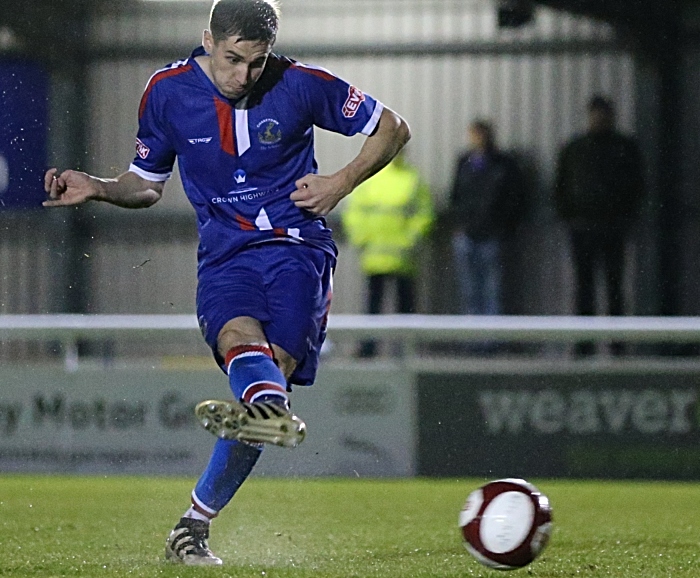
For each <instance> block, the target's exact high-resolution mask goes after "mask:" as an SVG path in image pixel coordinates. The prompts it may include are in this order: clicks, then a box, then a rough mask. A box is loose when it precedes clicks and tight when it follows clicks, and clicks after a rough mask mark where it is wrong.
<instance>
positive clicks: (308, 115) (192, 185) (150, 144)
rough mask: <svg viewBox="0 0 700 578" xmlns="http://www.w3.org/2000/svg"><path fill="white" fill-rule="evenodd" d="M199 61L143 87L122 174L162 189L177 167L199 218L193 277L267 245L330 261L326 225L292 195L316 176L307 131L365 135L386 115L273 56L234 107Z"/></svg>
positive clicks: (321, 76) (347, 89)
mask: <svg viewBox="0 0 700 578" xmlns="http://www.w3.org/2000/svg"><path fill="white" fill-rule="evenodd" d="M202 54H204V49H203V48H202V47H199V48H198V49H196V50H195V51H194V52H193V53H192V55H191V56H190V58H188V59H187V60H182V61H178V62H175V63H173V64H171V65H170V66H168V67H166V68H164V69H162V70H159V71H157V72H156V73H155V74H154V75H153V76H152V77H151V79H150V80H149V82H148V85H147V86H146V89H145V91H144V94H143V97H142V99H141V105H140V107H139V131H138V136H137V139H136V157H135V158H134V161H133V163H132V164H131V166H130V167H129V170H130V171H133V172H135V173H136V174H138V175H139V176H141V177H143V178H144V179H147V180H150V181H165V180H167V179H168V178H169V177H170V175H171V174H172V170H173V165H174V162H175V159H176V158H177V161H178V167H179V171H180V176H181V178H182V182H183V185H184V189H185V193H186V194H187V197H188V199H189V201H190V203H191V204H192V206H193V207H194V209H195V211H196V213H197V223H198V228H199V233H200V248H199V254H198V256H199V261H200V269H201V268H202V267H205V266H207V265H208V264H212V265H215V264H216V263H220V262H221V261H222V260H225V259H226V258H228V257H230V256H231V255H233V254H235V253H236V252H237V251H238V250H240V249H241V248H242V247H244V246H247V245H251V244H256V243H262V242H268V241H271V240H286V241H290V242H297V243H308V244H310V245H313V246H316V247H319V248H321V249H323V250H325V251H328V252H330V253H332V254H335V252H336V249H335V245H334V243H333V240H332V238H331V231H330V229H328V228H327V227H326V223H325V220H324V219H323V218H321V217H318V216H315V215H313V214H312V213H310V212H309V211H306V210H304V209H299V208H297V207H296V206H295V205H294V203H293V202H292V201H291V200H290V199H289V195H290V194H291V193H292V192H293V191H294V190H296V186H295V185H294V183H295V182H296V181H297V180H298V179H300V178H301V177H303V176H304V175H306V174H309V173H316V172H317V164H316V160H315V158H314V134H313V127H314V126H318V127H320V128H323V129H326V130H329V131H333V132H336V133H340V134H343V135H347V136H351V135H354V134H357V133H362V134H365V135H370V134H371V133H372V132H373V131H374V129H375V127H376V126H377V123H378V122H379V117H380V115H381V113H382V110H383V105H382V104H381V102H379V101H377V100H375V99H373V98H372V97H370V96H369V95H366V94H364V93H362V92H361V91H360V90H359V89H357V88H356V87H354V86H352V85H350V84H349V83H347V82H345V81H344V80H342V79H340V78H338V77H337V76H335V75H333V74H332V73H330V72H328V71H327V70H324V69H321V68H317V67H312V66H307V65H304V64H301V63H299V62H296V61H294V60H292V59H289V58H286V57H282V56H278V55H275V54H271V55H270V57H269V58H268V61H267V64H266V66H265V70H264V71H263V73H262V75H261V76H260V78H259V79H258V82H257V83H256V84H255V86H254V87H253V90H252V91H251V92H250V93H249V94H248V95H247V97H245V98H244V99H243V100H241V101H237V102H236V101H231V100H228V99H227V98H226V97H224V96H223V95H222V94H221V93H220V92H219V91H218V89H217V88H216V86H215V85H214V84H213V83H212V82H211V80H210V79H209V77H207V75H206V74H205V73H204V71H203V70H202V69H201V68H200V66H199V64H198V63H197V62H196V61H195V57H196V56H199V55H202Z"/></svg>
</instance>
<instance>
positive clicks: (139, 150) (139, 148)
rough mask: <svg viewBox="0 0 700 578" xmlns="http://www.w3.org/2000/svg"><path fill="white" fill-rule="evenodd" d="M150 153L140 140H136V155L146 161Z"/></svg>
mask: <svg viewBox="0 0 700 578" xmlns="http://www.w3.org/2000/svg"><path fill="white" fill-rule="evenodd" d="M150 152H151V149H149V148H148V147H147V146H146V145H145V144H143V143H142V142H141V140H140V139H138V138H137V139H136V154H137V155H139V156H140V157H141V158H142V159H144V160H145V159H146V157H147V156H148V153H150Z"/></svg>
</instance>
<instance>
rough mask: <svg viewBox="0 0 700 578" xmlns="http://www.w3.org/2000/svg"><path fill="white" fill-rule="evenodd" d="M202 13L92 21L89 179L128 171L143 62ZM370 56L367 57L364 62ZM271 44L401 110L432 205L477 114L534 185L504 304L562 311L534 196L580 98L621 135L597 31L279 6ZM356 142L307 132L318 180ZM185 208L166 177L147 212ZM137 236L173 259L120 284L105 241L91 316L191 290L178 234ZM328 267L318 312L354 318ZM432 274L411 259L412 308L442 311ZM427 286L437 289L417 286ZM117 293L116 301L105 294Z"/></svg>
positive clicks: (595, 26) (625, 109)
mask: <svg viewBox="0 0 700 578" xmlns="http://www.w3.org/2000/svg"><path fill="white" fill-rule="evenodd" d="M208 10H209V4H208V3H193V2H187V3H160V2H159V3H152V4H151V3H147V2H146V3H144V4H143V5H142V6H141V8H140V9H138V10H135V11H134V10H132V11H130V12H129V13H128V14H118V13H117V14H115V13H111V14H104V15H102V16H101V17H100V18H99V19H98V20H97V21H96V22H95V23H94V27H93V30H94V36H93V39H92V50H93V51H94V52H95V53H96V54H98V55H101V57H102V58H101V59H99V60H98V61H96V62H95V63H94V65H93V66H92V67H91V70H90V95H91V98H90V102H91V110H90V127H91V132H90V146H89V151H90V166H89V170H91V171H94V172H96V173H98V174H104V175H113V174H116V173H118V172H119V171H121V170H125V168H126V167H127V166H128V163H129V162H130V160H131V158H132V154H133V152H132V151H133V138H134V134H135V132H136V127H137V123H136V114H135V111H136V109H137V105H138V101H139V99H140V96H141V91H142V89H143V87H144V86H145V83H146V82H147V80H148V78H149V76H150V75H151V74H152V72H153V71H154V70H155V69H157V68H160V67H162V66H163V65H164V64H165V63H166V62H169V61H172V60H176V59H179V58H182V57H185V56H187V55H188V53H189V51H190V49H191V48H193V47H194V46H195V45H197V44H198V42H199V40H200V37H201V31H202V29H203V28H205V27H206V21H207V16H208ZM368 47H370V49H368ZM372 47H374V48H377V49H376V50H374V54H373V53H372V52H373V51H372V50H371V48H372ZM277 49H278V51H279V52H281V53H285V54H288V55H290V56H293V57H297V56H298V57H299V59H300V60H302V61H306V62H312V63H314V64H318V65H321V66H324V67H326V68H329V69H330V70H332V71H333V72H335V73H336V74H339V75H340V76H343V77H345V78H346V79H348V80H350V81H351V82H353V83H354V84H356V85H357V86H359V87H360V88H362V89H363V90H365V91H366V92H368V93H370V94H372V95H373V96H376V97H377V98H379V99H380V100H382V101H383V102H385V104H387V105H388V106H390V107H392V108H394V109H395V110H397V111H399V112H400V113H401V114H402V115H403V116H405V117H406V119H407V120H408V121H409V123H410V125H411V127H412V129H413V135H414V136H413V140H412V141H411V143H410V145H409V157H410V158H411V159H412V160H413V161H414V162H415V163H416V164H417V165H418V166H419V167H420V168H421V170H422V171H423V173H424V174H425V176H426V177H427V179H428V180H429V182H430V184H431V186H432V189H433V193H434V196H435V199H436V203H437V204H438V206H439V207H442V206H443V205H444V201H445V198H446V190H447V187H448V186H449V182H450V180H451V174H452V167H453V163H454V160H455V157H456V155H457V153H458V151H459V150H460V148H462V147H463V146H464V139H465V126H466V124H467V123H468V121H469V120H470V119H472V118H473V117H476V116H479V117H489V118H491V119H493V121H494V122H495V125H496V128H497V133H498V137H499V142H500V144H501V145H502V146H504V147H506V148H511V149H517V150H518V151H520V152H521V153H522V154H524V155H526V156H527V158H528V159H530V161H531V163H532V165H533V168H534V169H535V171H536V174H537V179H538V187H537V192H536V195H537V199H536V200H535V205H536V211H535V213H534V214H533V219H532V222H531V223H530V225H529V226H528V228H527V229H526V230H524V231H523V233H522V238H521V239H520V240H519V241H518V243H517V246H518V257H517V259H515V260H514V264H513V267H512V274H513V275H515V276H518V277H522V276H524V278H523V279H521V280H519V281H518V283H517V285H518V286H520V289H519V292H518V296H517V300H518V302H519V305H518V306H517V307H516V309H518V310H519V311H520V312H529V313H563V312H566V311H568V310H569V307H570V306H569V302H570V297H571V296H570V289H569V286H570V285H569V278H570V272H569V270H568V257H567V248H566V242H565V239H564V238H563V236H562V232H561V230H560V229H559V227H558V225H557V223H556V222H555V220H554V219H553V217H552V213H551V209H550V205H549V201H548V195H549V184H550V182H551V173H552V169H553V166H554V162H555V158H556V153H557V150H558V148H559V147H560V145H561V144H562V143H563V142H564V141H565V139H567V138H568V137H570V136H571V135H572V134H573V133H574V132H576V131H578V130H581V129H582V128H583V126H584V121H585V114H584V111H585V103H586V101H587V100H588V98H589V96H590V94H591V93H593V92H604V93H607V94H609V95H610V96H612V97H613V98H614V99H615V100H616V101H617V102H618V105H619V113H620V124H621V126H622V128H623V129H625V130H631V128H632V126H633V120H634V109H635V103H634V77H635V70H634V64H633V62H632V60H631V58H630V57H629V56H628V55H626V54H625V53H623V52H621V51H619V50H616V49H615V48H614V47H613V44H612V32H611V30H610V29H609V28H608V27H607V26H606V25H602V24H600V23H596V22H593V21H591V20H588V19H584V18H578V17H572V16H568V15H564V14H561V13H556V12H553V11H551V10H546V9H538V10H537V14H536V18H535V20H534V22H533V23H532V24H531V25H529V26H526V27H524V28H522V29H520V30H499V29H498V27H497V25H496V12H495V6H494V3H493V2H491V1H489V0H474V1H473V2H465V1H452V0H442V1H435V0H422V1H410V0H359V1H355V2H352V3H346V2H340V1H336V0H287V1H286V2H284V3H283V19H282V28H281V32H280V36H279V39H278V45H277ZM154 54H156V55H157V57H156V56H154ZM361 144H362V139H361V138H360V137H357V138H353V139H346V138H343V137H338V136H337V135H331V134H328V133H324V132H323V131H319V133H318V151H317V156H318V160H319V164H320V168H321V171H322V172H330V171H333V170H335V169H337V168H339V167H340V166H342V165H343V164H345V163H346V162H347V161H348V160H349V159H350V158H352V156H353V155H354V154H355V153H356V151H357V150H359V147H360V146H361ZM104 210H107V211H118V209H114V208H106V209H104ZM189 210H190V209H189V206H188V204H187V202H186V200H185V197H184V194H183V193H182V191H181V187H180V185H179V183H178V182H177V179H174V181H173V183H171V184H170V185H169V186H168V188H167V189H166V195H165V199H164V200H163V201H162V202H161V203H159V205H157V206H156V207H154V208H153V209H149V211H152V212H154V214H158V215H161V216H162V219H163V222H164V223H165V222H167V220H168V218H169V217H168V215H169V214H170V213H171V212H175V213H181V212H182V211H189ZM130 218H133V217H130ZM145 243H146V247H145V249H143V250H142V254H143V255H145V254H148V255H150V258H151V261H150V262H149V263H148V266H152V267H154V268H156V267H158V263H159V262H160V261H162V262H165V263H169V264H177V265H175V267H176V271H177V274H174V275H166V276H163V277H161V276H160V275H156V276H149V277H148V281H147V282H146V281H145V279H144V278H143V276H141V277H138V276H129V275H127V276H126V277H122V276H120V274H119V272H120V271H129V270H130V267H132V266H133V263H134V259H133V254H132V252H131V251H127V250H125V249H124V247H123V246H122V243H120V242H119V241H118V240H116V242H114V243H112V242H110V243H101V244H100V245H99V251H97V253H98V254H99V258H98V260H97V261H96V265H95V266H94V267H93V271H92V275H93V277H92V285H93V287H94V288H95V295H94V299H93V301H92V309H93V310H94V311H95V312H106V311H109V312H125V313H126V312H136V311H138V312H145V311H158V312H164V311H165V310H167V309H168V307H167V306H166V305H164V303H169V301H167V300H163V301H162V303H161V302H159V301H158V300H155V301H154V300H152V299H148V298H145V297H144V298H143V299H139V298H136V297H134V296H138V295H143V294H144V293H148V292H149V291H151V290H153V291H155V292H156V293H158V292H159V291H161V290H162V288H161V287H160V285H163V287H165V286H166V284H167V286H168V287H169V290H172V283H175V282H176V283H179V284H180V286H181V287H182V290H181V294H182V295H191V294H192V293H193V288H194V283H195V271H194V267H193V266H191V264H192V259H193V253H194V250H195V244H196V242H195V240H194V238H193V237H192V236H191V235H188V239H187V240H185V241H183V242H181V243H171V242H168V241H164V240H163V239H162V238H160V239H159V238H153V240H152V241H150V242H148V241H145ZM426 251H427V253H428V256H427V257H426V263H431V262H434V261H435V259H434V258H433V255H434V254H435V253H442V252H444V251H445V243H444V239H442V238H441V236H440V233H439V232H438V235H437V236H436V238H435V239H434V240H433V241H432V244H431V246H430V247H429V248H427V249H426ZM137 260H138V259H137ZM441 261H442V262H443V263H444V262H445V259H444V257H443V258H442V259H441ZM340 263H341V267H340V268H339V271H338V274H337V283H336V298H335V302H334V311H337V312H351V311H360V310H361V309H362V303H363V298H362V293H363V287H362V280H361V276H360V275H359V272H358V270H357V264H356V259H355V258H354V253H353V252H352V251H351V250H347V248H343V254H342V257H341V262H340ZM170 266H172V265H170ZM144 269H145V267H144ZM115 276H116V277H118V286H119V291H116V292H114V291H111V290H110V289H109V287H112V286H114V285H115V284H117V279H116V278H115ZM446 276H447V277H449V276H450V271H449V268H447V270H443V271H437V270H434V269H431V268H430V266H428V265H426V271H425V275H424V277H425V279H424V280H423V281H422V291H421V309H422V310H424V311H449V310H450V308H451V307H452V301H451V297H450V295H449V294H448V295H445V294H444V286H445V283H444V282H443V281H444V277H446ZM441 278H442V279H443V281H440V282H439V287H440V288H443V291H442V292H441V291H440V290H439V288H438V287H435V283H434V282H433V281H431V280H432V279H438V280H439V279H441ZM144 283H148V291H144V289H143V286H142V284H144ZM448 293H449V292H448ZM127 294H128V295H129V296H130V298H128V299H125V298H123V297H121V298H119V297H117V295H121V296H123V295H127ZM180 302H181V301H180V298H179V297H178V303H180ZM178 308H179V306H178Z"/></svg>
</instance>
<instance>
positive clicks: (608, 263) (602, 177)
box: [554, 96, 644, 354]
mask: <svg viewBox="0 0 700 578" xmlns="http://www.w3.org/2000/svg"><path fill="white" fill-rule="evenodd" d="M588 115H589V117H588V131H587V132H586V133H585V134H583V135H581V136H579V137H577V138H574V139H573V140H572V141H570V142H569V143H568V144H567V145H566V146H565V147H564V149H563V150H562V152H561V155H560V157H559V163H558V167H557V175H556V184H555V193H554V201H555V206H556V209H557V211H558V213H559V216H560V217H561V218H562V219H563V220H564V222H565V223H566V225H567V226H568V229H569V233H570V236H571V246H572V251H573V260H574V272H575V275H576V289H575V291H576V297H575V302H576V314H577V315H594V314H595V282H594V280H595V270H596V267H597V266H602V268H603V271H604V273H605V281H606V288H607V301H608V310H609V313H610V315H622V314H623V313H624V301H623V271H624V254H625V244H626V241H627V238H628V236H629V232H630V229H631V228H632V225H633V224H634V222H635V221H636V219H637V215H638V212H639V207H640V204H641V200H642V196H643V194H644V178H643V169H642V161H641V155H640V152H639V149H638V147H637V144H636V143H635V141H634V140H632V139H631V138H629V137H627V136H625V135H623V134H620V133H619V132H618V131H617V130H616V129H615V110H614V106H613V103H612V102H611V101H610V100H608V99H606V98H604V97H602V96H595V97H593V98H592V99H591V101H590V103H589V105H588ZM619 351H621V350H620V346H619V345H617V346H615V347H614V348H613V352H614V353H617V352H619ZM592 352H593V345H592V344H591V343H582V344H579V345H578V346H577V353H581V354H589V353H592Z"/></svg>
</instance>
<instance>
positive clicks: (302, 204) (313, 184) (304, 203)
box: [289, 174, 350, 217]
mask: <svg viewBox="0 0 700 578" xmlns="http://www.w3.org/2000/svg"><path fill="white" fill-rule="evenodd" d="M295 185H296V187H297V190H296V191H294V192H293V193H292V194H291V195H290V196H289V198H290V199H291V200H292V201H293V202H294V204H295V205H296V206H297V207H299V208H300V209H305V210H307V211H309V212H310V213H313V214H314V215H318V216H319V217H325V216H326V215H327V214H328V213H330V212H331V211H332V210H333V209H334V208H335V206H336V205H337V204H338V203H339V202H340V201H341V199H342V198H343V197H344V196H346V195H347V194H348V193H349V192H350V191H349V190H348V191H346V190H345V188H344V187H343V186H342V185H341V183H339V182H338V179H337V178H334V177H332V176H324V175H314V174H309V175H306V176H305V177H302V178H301V179H299V180H298V181H297V182H296V183H295Z"/></svg>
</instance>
